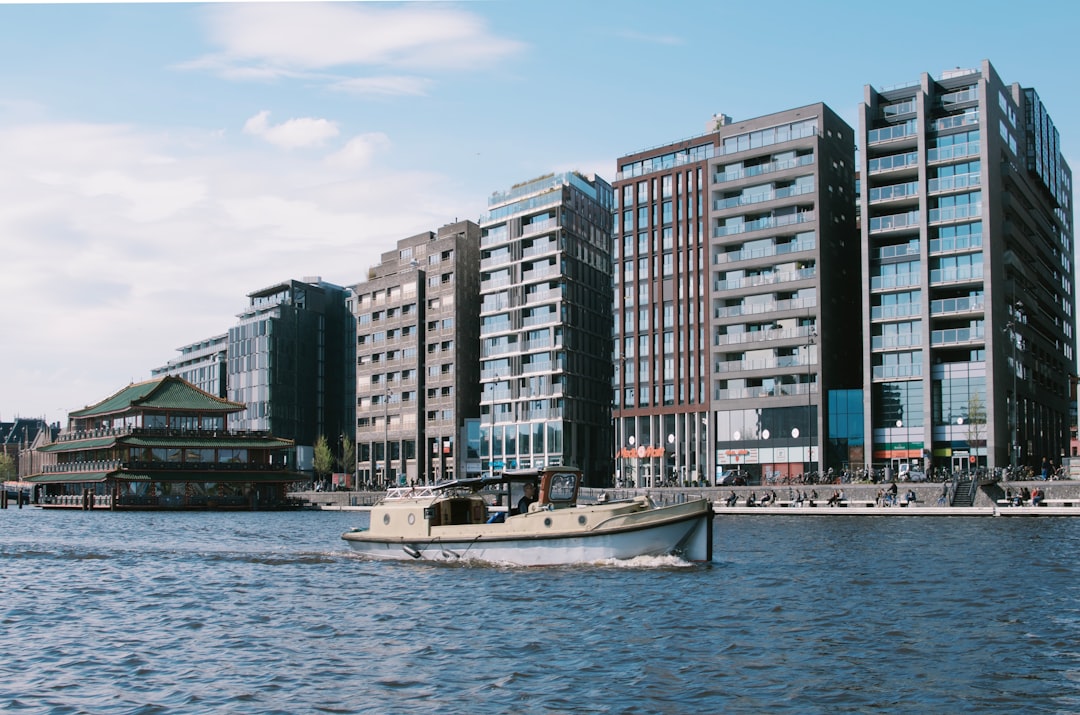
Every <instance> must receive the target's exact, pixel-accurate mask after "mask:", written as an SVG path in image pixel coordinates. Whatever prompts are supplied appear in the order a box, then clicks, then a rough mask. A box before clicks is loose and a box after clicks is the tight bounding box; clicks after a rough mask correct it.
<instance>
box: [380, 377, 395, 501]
mask: <svg viewBox="0 0 1080 715" xmlns="http://www.w3.org/2000/svg"><path fill="white" fill-rule="evenodd" d="M393 395H394V391H393V390H390V389H387V390H386V394H385V395H384V396H383V482H384V483H385V484H386V485H387V486H390V398H391V397H393Z"/></svg>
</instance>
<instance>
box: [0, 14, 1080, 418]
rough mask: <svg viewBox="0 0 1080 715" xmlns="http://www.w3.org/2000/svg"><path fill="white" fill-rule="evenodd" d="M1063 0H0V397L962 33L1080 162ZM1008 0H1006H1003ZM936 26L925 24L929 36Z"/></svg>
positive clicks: (143, 362) (4, 412)
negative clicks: (1040, 112)
mask: <svg viewBox="0 0 1080 715" xmlns="http://www.w3.org/2000/svg"><path fill="white" fill-rule="evenodd" d="M1076 7H1077V6H1073V5H1072V4H1071V3H1058V2H1053V3H1052V2H1049V1H1048V0H1033V1H1029V2H1025V3H1023V4H1022V5H1017V4H1016V3H1007V2H1000V1H998V0H992V1H991V2H983V3H979V4H978V5H977V6H974V5H970V4H968V3H942V2H922V1H921V0H914V1H910V2H904V3H841V2H833V3H824V2H822V3H815V2H787V1H786V0H782V1H779V2H770V3H733V2H719V1H717V2H679V1H678V0H676V1H675V2H669V3H659V2H655V0H653V1H651V2H638V1H636V0H620V1H618V2H581V0H577V1H576V2H570V1H566V0H545V1H544V2H539V1H536V2H524V1H506V2H463V3H451V2H442V3H345V2H338V3H327V4H318V3H295V4H293V3H237V4H195V3H190V4H189V3H179V4H159V3H150V4H27V5H3V4H0V67H2V68H4V69H3V70H0V188H2V190H3V198H0V246H2V249H3V250H2V251H0V286H2V287H3V289H4V296H5V297H6V302H7V306H6V310H5V312H4V314H5V319H4V321H3V327H2V335H3V338H2V343H0V347H2V349H0V419H2V420H5V421H8V420H11V419H13V418H14V417H17V416H21V417H45V418H47V419H49V420H60V421H64V420H65V419H66V414H67V413H68V412H69V411H71V410H75V409H78V408H80V407H83V406H85V405H87V404H92V403H94V402H97V401H98V400H100V399H103V398H104V397H107V396H108V395H110V394H111V393H113V392H115V391H116V390H118V389H120V388H122V387H124V386H126V385H127V384H128V383H129V382H131V381H139V380H143V379H147V378H148V377H149V374H150V370H151V369H152V368H154V367H156V366H159V365H162V364H164V363H165V362H167V361H168V360H170V359H172V358H174V357H176V355H177V353H176V348H178V347H180V346H182V345H184V344H187V343H189V342H193V341H196V340H199V339H201V338H204V337H209V336H211V335H214V334H217V333H221V332H224V331H225V330H226V329H227V328H228V327H229V326H230V325H232V324H233V323H234V322H235V315H236V314H237V313H239V312H240V311H241V310H242V309H243V308H244V306H245V305H246V302H247V299H246V294H247V293H248V292H250V291H253V290H257V289H259V288H262V287H265V286H268V285H271V284H273V283H275V282H277V281H281V280H285V279H289V278H304V277H307V276H321V277H322V278H323V279H325V280H328V281H330V282H333V283H338V284H340V285H351V284H353V283H356V282H358V281H360V280H362V279H363V278H364V277H365V276H366V273H367V269H368V268H369V267H370V266H372V265H374V264H375V263H376V262H377V261H378V257H379V254H380V253H381V252H383V251H386V250H390V249H392V248H393V246H394V243H395V241H396V240H398V239H400V238H404V237H406V236H409V235H413V234H415V233H418V232H421V231H427V230H434V229H437V228H438V227H439V226H441V225H443V224H445V223H448V222H451V221H453V220H455V219H459V218H461V219H464V218H469V219H473V220H475V219H477V218H479V216H480V214H481V213H482V212H483V211H484V208H485V205H486V198H487V197H488V196H489V195H490V194H491V193H492V192H494V191H500V190H503V189H506V188H508V187H509V186H511V185H513V184H515V183H517V182H519V181H523V180H526V179H530V178H533V177H535V176H537V175H540V174H544V173H547V172H549V171H563V170H569V169H578V170H581V171H584V172H597V173H599V174H600V175H601V176H603V177H605V178H606V179H608V180H612V179H613V178H614V174H615V161H616V159H617V157H619V156H620V155H623V154H628V153H631V152H634V151H638V150H640V149H644V148H646V147H649V146H655V145H659V144H664V143H667V142H669V141H674V140H677V139H683V138H687V137H691V136H695V135H698V134H701V133H703V132H704V130H705V126H706V122H707V121H708V119H709V117H710V116H712V115H713V114H714V113H717V112H724V113H726V114H728V115H731V116H732V117H734V118H735V119H746V118H751V117H755V116H759V115H762V114H768V113H770V112H775V111H780V110H783V109H788V108H792V107H797V106H801V105H804V104H810V103H813V102H818V101H823V102H825V103H827V104H829V105H830V106H831V107H832V108H833V109H834V110H835V111H837V112H838V113H839V114H840V115H841V116H842V117H844V118H845V119H846V120H847V121H848V122H849V123H851V124H852V125H853V126H856V107H857V106H858V104H859V102H860V101H861V100H862V97H863V87H864V85H866V84H871V85H873V86H875V87H885V86H890V85H894V84H902V83H907V82H910V81H915V80H917V79H918V78H919V76H920V74H921V73H922V72H929V73H931V74H934V75H938V74H940V73H941V72H942V71H943V70H946V69H951V68H954V67H972V68H974V67H977V66H978V65H979V63H980V62H981V61H982V60H983V59H989V60H990V61H991V62H992V63H993V65H994V67H995V68H996V69H997V71H998V73H999V75H1000V76H1001V77H1002V79H1003V80H1005V81H1006V82H1017V83H1019V84H1021V85H1023V86H1033V87H1035V88H1036V89H1037V91H1038V92H1039V95H1040V97H1041V98H1042V100H1043V102H1044V103H1045V105H1046V106H1047V108H1048V109H1049V111H1050V113H1051V116H1052V117H1053V118H1054V121H1055V122H1056V124H1057V127H1058V129H1059V130H1060V132H1061V136H1062V140H1063V145H1064V149H1065V156H1066V159H1067V160H1068V161H1069V163H1070V165H1072V166H1073V167H1074V168H1075V167H1077V166H1078V165H1080V156H1078V155H1080V152H1078V147H1080V120H1078V117H1080V106H1078V103H1080V101H1078V99H1077V97H1078V93H1077V92H1076V90H1075V73H1076V69H1077V67H1078V66H1080V63H1078V62H1077V60H1078V54H1080V53H1078V52H1077V50H1076V43H1077V41H1078V37H1077V33H1078V30H1080V11H1078V10H1077V9H1076ZM1020 9H1022V11H1020ZM946 40H947V45H946V44H943V42H944V41H946Z"/></svg>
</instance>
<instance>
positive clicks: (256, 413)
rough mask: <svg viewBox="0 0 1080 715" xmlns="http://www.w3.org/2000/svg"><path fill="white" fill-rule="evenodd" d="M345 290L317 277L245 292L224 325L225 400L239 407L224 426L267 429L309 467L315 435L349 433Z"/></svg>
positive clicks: (330, 437) (332, 440) (349, 336)
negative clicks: (244, 303) (233, 321)
mask: <svg viewBox="0 0 1080 715" xmlns="http://www.w3.org/2000/svg"><path fill="white" fill-rule="evenodd" d="M347 293H348V292H347V290H346V289H345V288H342V287H341V286H336V285H333V284H332V283H327V282H325V281H323V280H321V279H319V278H308V279H305V280H303V281H298V280H288V281H285V282H282V283H278V284H275V285H272V286H269V287H267V288H264V289H262V290H257V291H255V292H253V293H249V294H248V299H249V301H250V302H249V305H248V307H247V309H246V310H245V311H244V312H242V313H240V314H239V315H238V316H237V317H238V318H239V323H238V324H237V325H235V326H234V327H232V328H230V329H229V340H228V399H229V400H231V401H233V402H239V403H241V404H243V405H244V406H245V408H246V409H244V410H243V411H239V412H236V413H234V414H230V415H229V429H230V430H255V431H267V432H271V433H273V434H274V435H276V436H278V437H282V438H285V439H290V440H293V441H294V442H295V443H296V460H297V467H298V468H299V469H301V470H308V469H311V466H312V457H313V453H314V445H315V443H316V441H317V440H318V438H319V437H325V438H326V440H327V442H328V444H330V445H331V446H336V443H337V442H338V441H339V440H340V438H341V436H342V435H348V434H351V424H352V422H353V420H354V414H355V412H354V411H353V404H354V403H353V398H354V395H355V383H354V382H353V378H354V373H353V371H352V368H351V366H352V364H353V359H352V356H353V354H354V352H353V335H354V327H353V322H352V315H350V314H349V311H348V306H347V299H348V295H347Z"/></svg>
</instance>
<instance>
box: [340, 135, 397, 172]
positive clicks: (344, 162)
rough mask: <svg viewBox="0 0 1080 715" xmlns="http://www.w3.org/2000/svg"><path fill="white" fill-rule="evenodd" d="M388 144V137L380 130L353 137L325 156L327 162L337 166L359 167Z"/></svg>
mask: <svg viewBox="0 0 1080 715" xmlns="http://www.w3.org/2000/svg"><path fill="white" fill-rule="evenodd" d="M389 146H390V138H389V137H388V136H386V135H385V134H383V133H382V132H371V133H369V134H361V135H360V136H356V137H353V138H352V139H350V140H349V141H348V143H346V144H345V146H344V148H342V149H341V150H340V151H338V152H336V153H334V154H331V155H330V156H328V157H327V158H326V162H327V164H329V165H330V166H335V167H339V168H361V167H365V166H368V165H369V164H370V163H371V160H372V158H373V157H374V156H375V153H376V152H378V151H380V150H382V149H386V148H388V147H389Z"/></svg>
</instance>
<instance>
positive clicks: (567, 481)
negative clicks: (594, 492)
mask: <svg viewBox="0 0 1080 715" xmlns="http://www.w3.org/2000/svg"><path fill="white" fill-rule="evenodd" d="M576 491H577V475H576V474H572V473H567V472H560V473H558V474H552V475H551V494H550V496H549V499H550V500H551V501H553V502H556V501H573V500H574V495H575V493H576Z"/></svg>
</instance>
